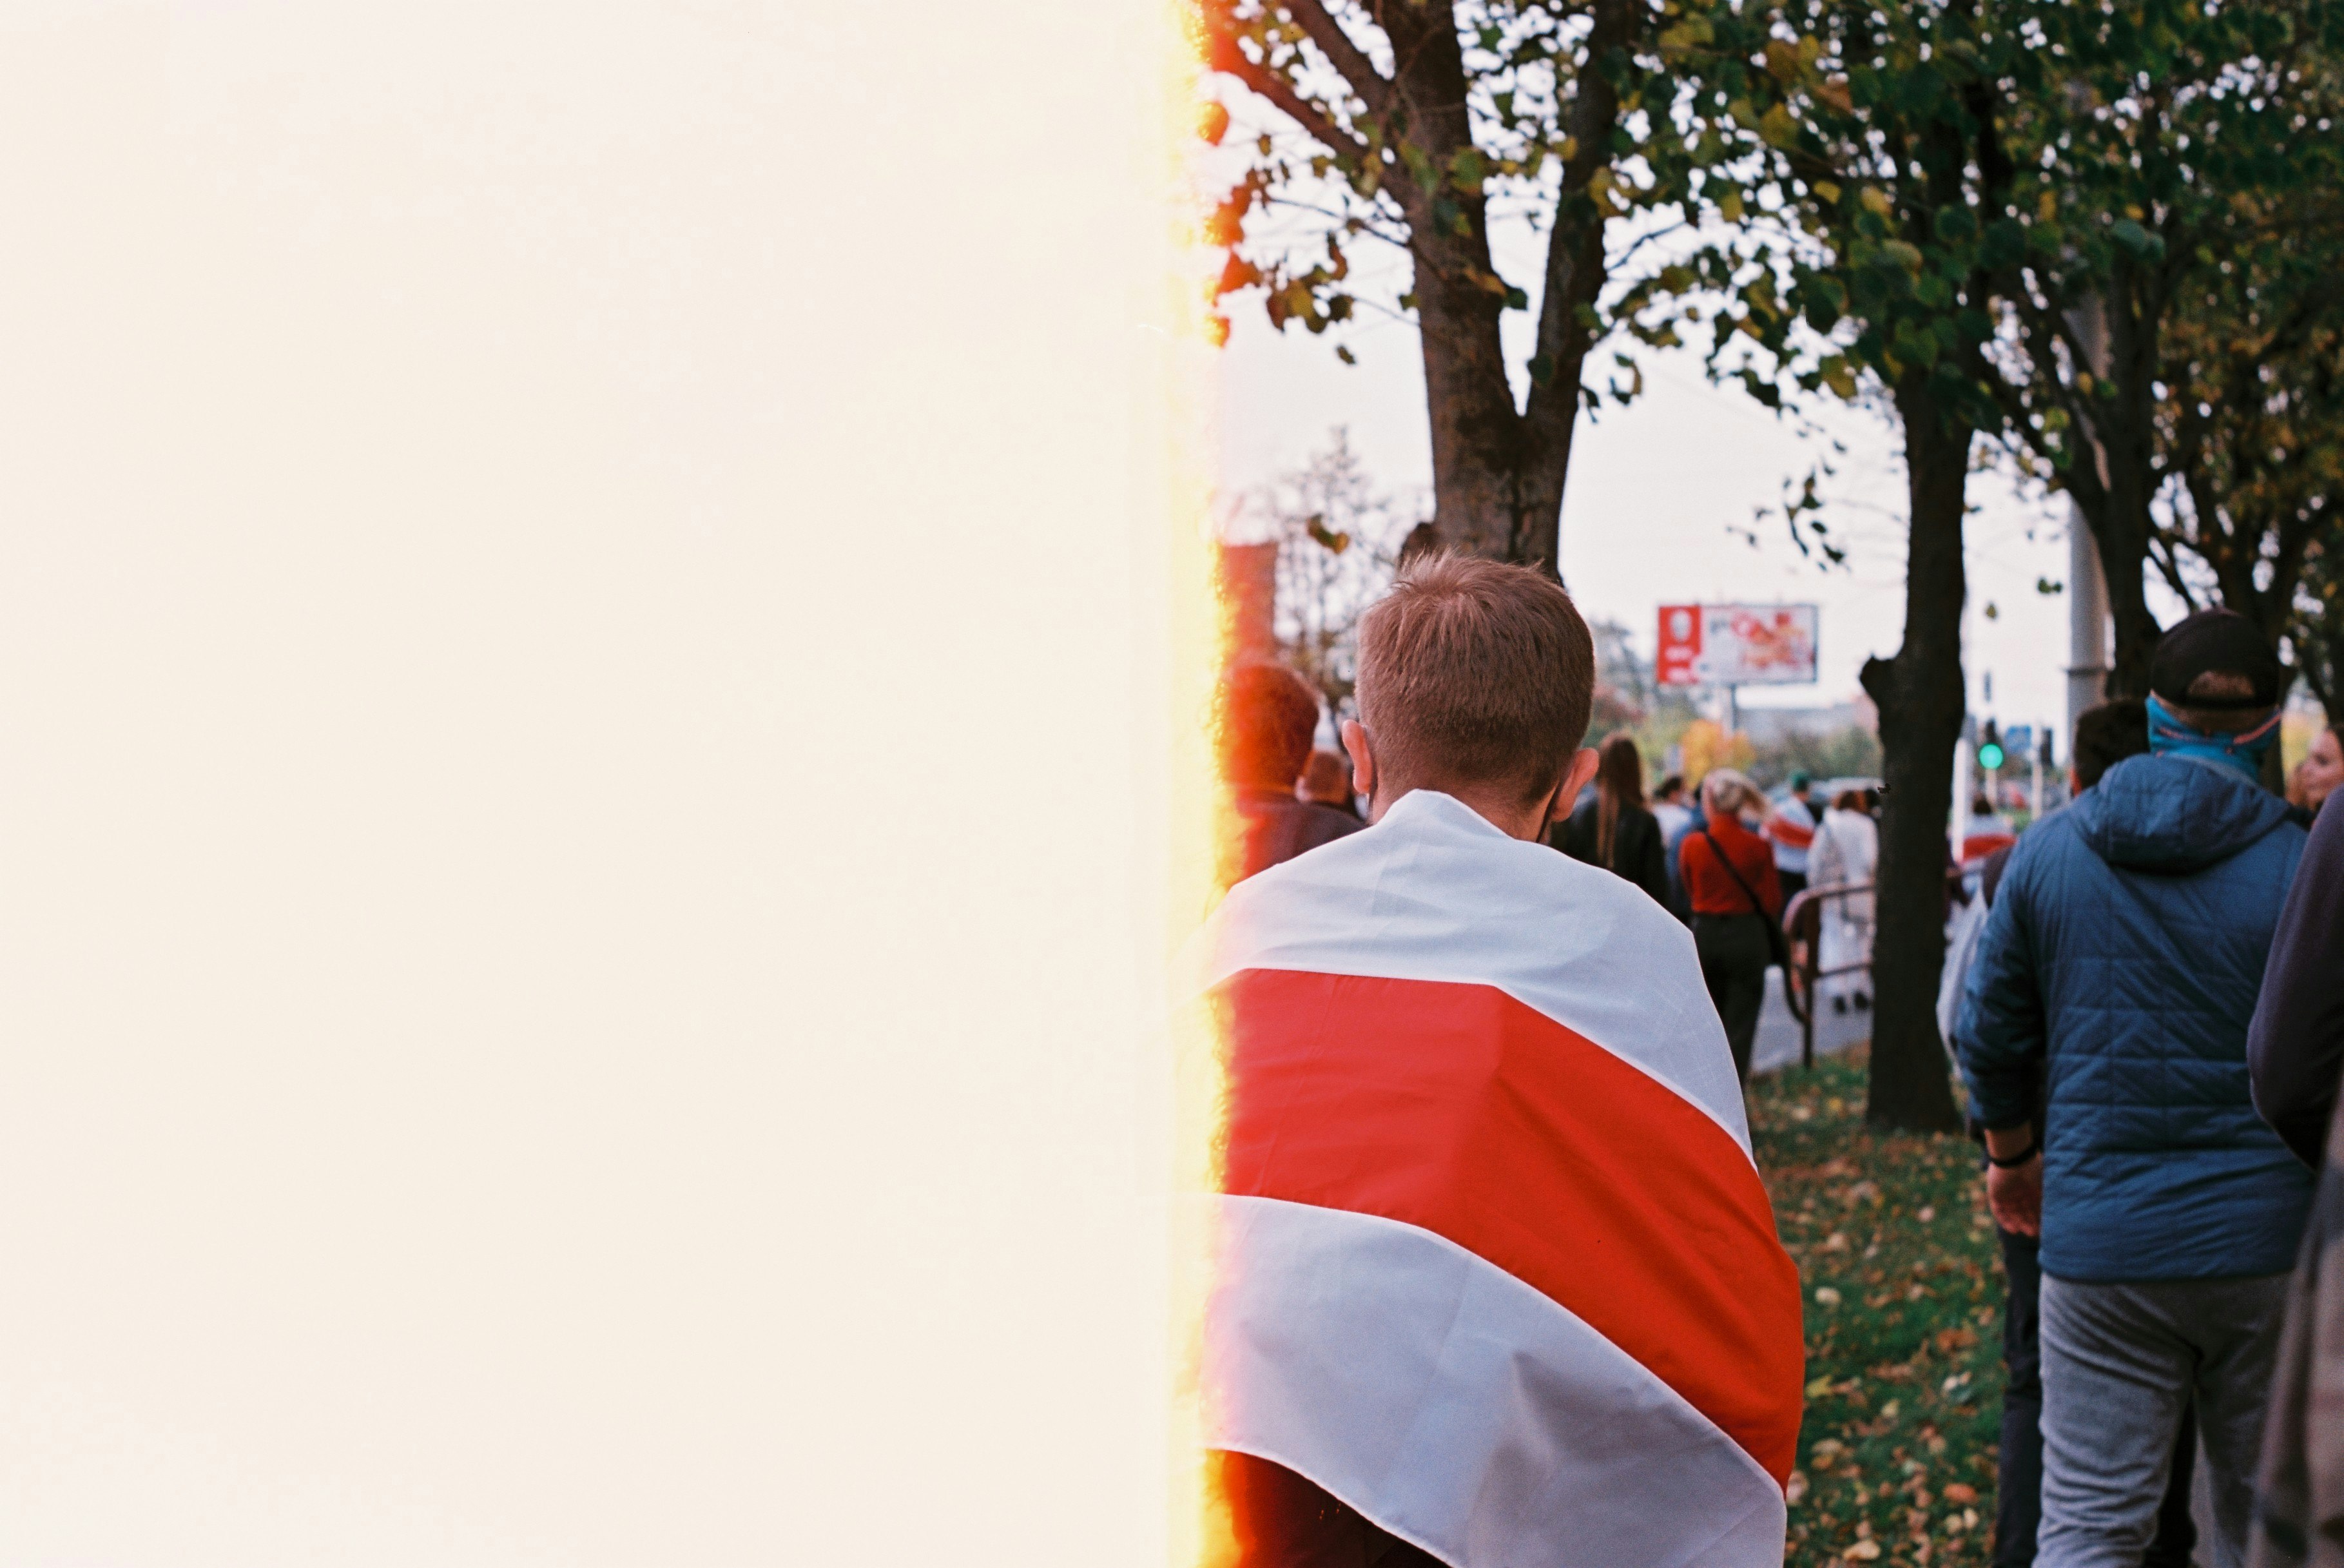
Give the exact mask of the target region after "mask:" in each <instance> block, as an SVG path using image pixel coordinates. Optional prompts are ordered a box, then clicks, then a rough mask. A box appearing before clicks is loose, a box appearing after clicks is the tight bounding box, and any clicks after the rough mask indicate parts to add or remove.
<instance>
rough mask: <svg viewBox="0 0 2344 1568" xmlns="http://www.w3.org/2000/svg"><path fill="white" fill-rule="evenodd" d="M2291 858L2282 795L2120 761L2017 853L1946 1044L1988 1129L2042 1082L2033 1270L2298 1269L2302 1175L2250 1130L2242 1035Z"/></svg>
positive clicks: (2027, 1107)
mask: <svg viewBox="0 0 2344 1568" xmlns="http://www.w3.org/2000/svg"><path fill="white" fill-rule="evenodd" d="M2303 842H2304V832H2303V829H2301V828H2300V827H2298V826H2296V825H2295V824H2293V823H2291V822H2289V821H2288V811H2287V805H2286V803H2285V802H2283V801H2281V800H2280V799H2279V798H2278V796H2276V795H2273V794H2268V793H2267V792H2265V791H2263V790H2260V789H2258V788H2256V787H2255V786H2254V785H2253V784H2249V783H2248V781H2247V780H2246V779H2245V778H2243V777H2241V776H2240V775H2239V774H2236V773H2233V772H2231V771H2230V770H2229V769H2228V768H2224V767H2221V766H2219V765H2218V764H2212V763H2204V762H2193V761H2191V760H2189V759H2187V758H2186V757H2171V756H2145V757H2132V758H2128V759H2127V760H2126V761H2124V762H2122V763H2119V764H2117V765H2116V766H2115V767H2113V768H2111V769H2109V770H2108V772H2107V775H2106V776H2105V777H2104V778H2102V779H2101V780H2100V782H2099V783H2098V784H2095V785H2094V786H2092V787H2091V788H2090V789H2088V790H2086V791H2085V792H2084V793H2083V794H2082V795H2081V796H2079V797H2078V798H2077V799H2076V804H2074V805H2072V806H2070V807H2069V808H2068V809H2067V810H2066V811H2063V812H2061V813H2059V814H2057V815H2056V816H2052V817H2049V818H2046V820H2045V821H2044V822H2043V823H2042V824H2041V825H2039V826H2037V827H2036V828H2035V829H2034V830H2033V831H2032V832H2030V833H2028V834H2027V835H2026V836H2025V837H2024V838H2023V839H2021V840H2020V841H2019V845H2018V848H2017V850H2016V853H2015V854H2013V855H2012V856H2011V859H2010V868H2009V870H2008V871H2006V873H2005V874H2004V875H2003V879H2002V886H2001V889H2000V891H1999V892H1998V893H1997V894H1996V895H1995V903H1994V913H1993V915H1992V916H1991V917H1989V918H1988V920H1987V922H1986V928H1985V937H1984V938H1983V940H1982V941H1981V942H1980V944H1979V950H1978V956H1977V960H1976V962H1975V965H1973V966H1972V967H1971V970H1970V975H1969V985H1968V987H1967V989H1966V991H1965V994H1964V1001H1963V1007H1962V1015H1961V1020H1960V1022H1959V1024H1958V1025H1957V1026H1956V1027H1955V1038H1956V1041H1957V1048H1958V1050H1959V1051H1960V1053H1961V1058H1962V1067H1963V1072H1964V1074H1965V1077H1967V1078H1968V1080H1969V1085H1970V1097H1971V1101H1972V1106H1973V1109H1974V1110H1975V1114H1976V1115H1977V1116H1978V1118H1979V1119H1981V1120H1982V1121H1984V1122H1985V1125H1986V1126H1988V1127H1991V1128H2008V1127H2015V1126H2017V1125H2018V1124H2020V1123H2022V1122H2024V1121H2026V1119H2027V1118H2029V1117H2030V1116H2031V1115H2033V1113H2034V1111H2035V1101H2036V1093H2037V1085H2038V1084H2039V1083H2044V1084H2047V1088H2046V1090H2045V1091H2044V1092H2046V1093H2047V1094H2048V1096H2049V1099H2050V1107H2049V1118H2050V1121H2049V1130H2048V1131H2047V1132H2046V1135H2045V1138H2044V1150H2043V1252H2042V1259H2043V1271H2044V1272H2045V1273H2046V1274H2050V1275H2053V1276H2055V1277H2056V1278H2058V1279H2061V1280H2208V1279H2220V1278H2225V1277H2232V1276H2238V1275H2248V1274H2278V1273H2282V1272H2284V1271H2286V1270H2288V1269H2290V1268H2292V1267H2293V1266H2294V1263H2295V1250H2296V1243H2297V1241H2298V1240H2299V1238H2300V1237H2301V1235H2302V1232H2303V1222H2304V1215H2305V1212H2306V1209H2307V1208H2308V1207H2309V1201H2310V1197H2311V1175H2310V1173H2309V1171H2307V1170H2305V1169H2304V1168H2303V1166H2302V1164H2301V1162H2300V1161H2299V1160H2297V1159H2296V1158H2295V1157H2294V1156H2293V1155H2291V1154H2289V1153H2288V1151H2287V1147H2286V1145H2284V1144H2282V1143H2281V1142H2279V1140H2278V1134H2276V1133H2274V1132H2272V1131H2271V1130H2270V1128H2268V1127H2266V1126H2265V1125H2264V1124H2263V1120H2262V1118H2260V1117H2258V1116H2257V1115H2256V1114H2255V1107H2254V1100H2253V1098H2252V1096H2251V1094H2250V1092H2249V1090H2248V1082H2247V1025H2248V1020H2250V1019H2251V1018H2252V1017H2254V1011H2255V993H2256V990H2257V988H2258V986H2260V985H2261V983H2262V977H2263V964H2264V961H2265V960H2266V959H2267V958H2268V956H2269V955H2270V946H2271V933H2272V928H2273V927H2274V926H2276V925H2277V924H2278V913H2279V905H2281V904H2283V903H2284V902H2286V899H2287V889H2288V883H2290V882H2291V881H2293V880H2294V877H2295V865H2296V860H2297V858H2298V857H2299V855H2301V854H2302V853H2303ZM2046 1056H2047V1064H2046Z"/></svg>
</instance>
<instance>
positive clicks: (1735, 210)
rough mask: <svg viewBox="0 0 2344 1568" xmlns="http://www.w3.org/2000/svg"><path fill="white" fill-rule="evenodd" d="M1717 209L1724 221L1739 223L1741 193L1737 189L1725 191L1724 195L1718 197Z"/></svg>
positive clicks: (1740, 217)
mask: <svg viewBox="0 0 2344 1568" xmlns="http://www.w3.org/2000/svg"><path fill="white" fill-rule="evenodd" d="M1717 210H1718V212H1719V213H1720V214H1722V215H1723V217H1724V218H1725V221H1726V222H1728V223H1740V222H1741V221H1742V193H1741V192H1740V191H1739V190H1729V191H1727V192H1726V193H1725V195H1724V196H1723V197H1720V198H1719V200H1718V203H1717Z"/></svg>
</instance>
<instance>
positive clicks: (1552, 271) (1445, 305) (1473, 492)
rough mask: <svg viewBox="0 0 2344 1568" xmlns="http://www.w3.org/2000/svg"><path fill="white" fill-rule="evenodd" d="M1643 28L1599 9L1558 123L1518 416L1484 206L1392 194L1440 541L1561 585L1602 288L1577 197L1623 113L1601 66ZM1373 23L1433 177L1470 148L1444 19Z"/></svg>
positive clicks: (1455, 54) (1599, 240)
mask: <svg viewBox="0 0 2344 1568" xmlns="http://www.w3.org/2000/svg"><path fill="white" fill-rule="evenodd" d="M1642 15H1643V13H1642V10H1641V9H1640V8H1639V7H1638V6H1637V5H1634V4H1633V3H1632V0H1596V5H1595V9H1594V25H1593V28H1592V31H1591V34H1590V35H1589V39H1588V45H1587V58H1588V66H1587V67H1586V68H1585V69H1584V70H1582V71H1581V73H1580V74H1579V78H1578V81H1577V83H1576V84H1575V89H1574V93H1573V96H1572V99H1571V106H1570V108H1569V110H1568V112H1567V126H1568V130H1569V134H1570V135H1571V138H1572V140H1573V142H1574V143H1575V147H1574V148H1573V150H1572V153H1571V157H1569V158H1568V159H1566V160H1565V161H1564V165H1563V172H1562V181H1561V193H1560V198H1559V200H1558V202H1557V204H1556V207H1555V211H1554V215H1553V227H1552V228H1551V232H1550V233H1549V235H1548V248H1547V260H1546V268H1545V274H1544V278H1543V283H1542V290H1543V297H1542V298H1541V304H1540V314H1539V323H1538V335H1537V349H1536V353H1535V356H1534V359H1533V362H1532V368H1531V387H1530V391H1529V395H1528V397H1527V398H1526V399H1525V400H1523V401H1522V402H1521V405H1520V406H1519V407H1518V406H1517V404H1516V401H1515V398H1514V391H1513V386H1512V383H1511V381H1510V379H1508V377H1507V374H1506V359H1505V353H1504V349H1503V345H1502V342H1501V339H1500V330H1499V323H1500V319H1501V317H1502V315H1503V313H1504V310H1505V308H1506V307H1505V298H1504V296H1503V294H1502V293H1500V292H1499V289H1500V288H1502V285H1500V284H1499V283H1498V281H1497V274H1496V271H1495V268H1493V267H1492V265H1491V262H1490V239H1489V231H1488V226H1487V219H1488V211H1487V207H1486V204H1485V203H1484V201H1483V200H1482V198H1481V197H1480V195H1479V194H1475V193H1468V192H1461V191H1458V190H1456V189H1454V188H1452V187H1448V186H1442V187H1438V188H1436V189H1434V190H1430V191H1427V190H1425V189H1424V188H1422V187H1420V186H1418V185H1415V184H1414V183H1412V182H1409V181H1406V180H1396V181H1395V182H1394V183H1393V185H1392V186H1391V187H1389V188H1390V189H1392V190H1393V192H1394V194H1395V195H1396V196H1397V197H1398V198H1399V202H1400V205H1401V207H1402V209H1403V211H1404V212H1405V214H1406V216H1407V218H1408V226H1409V259H1410V261H1411V262H1412V264H1413V266H1414V268H1415V274H1416V280H1415V293H1416V299H1417V322H1418V329H1419V330H1418V339H1419V344H1420V351H1421V352H1422V354H1423V360H1424V386H1425V395H1426V400H1427V403H1428V410H1427V411H1428V414H1429V416H1430V426H1431V436H1432V487H1433V505H1434V513H1435V515H1434V522H1435V525H1436V527H1437V529H1438V531H1439V533H1440V541H1441V543H1442V544H1443V545H1444V546H1445V547H1447V548H1450V549H1452V550H1459V551H1467V552H1470V553H1472V554H1476V555H1486V556H1493V557H1496V558H1499V559H1500V560H1507V561H1522V562H1525V563H1529V564H1532V565H1537V566H1540V567H1541V568H1543V569H1544V570H1545V571H1546V572H1548V574H1549V575H1556V574H1558V572H1559V565H1558V562H1559V558H1560V554H1561V516H1562V501H1563V491H1564V488H1565V485H1566V484H1567V482H1568V480H1569V476H1570V469H1571V440H1572V437H1573V435H1574V433H1575V432H1576V430H1577V427H1578V420H1579V403H1580V390H1579V388H1580V373H1581V369H1582V367H1583V365H1584V363H1585V361H1586V358H1587V353H1588V350H1589V349H1591V348H1592V347H1593V344H1594V339H1595V336H1596V334H1595V332H1594V330H1593V329H1591V326H1590V324H1589V322H1590V318H1591V313H1592V309H1593V307H1594V304H1595V300H1596V297H1597V296H1598V294H1599V293H1600V292H1601V289H1602V287H1603V278H1604V256H1603V224H1604V214H1603V212H1602V210H1601V207H1599V206H1598V204H1597V203H1596V202H1595V201H1594V200H1593V199H1592V198H1591V197H1589V196H1588V194H1587V191H1588V182H1589V180H1590V179H1591V178H1592V177H1593V176H1594V175H1595V173H1596V172H1597V171H1598V170H1600V169H1602V168H1604V167H1608V166H1609V165H1610V163H1611V131H1612V127H1613V125H1614V123H1615V121H1616V120H1617V118H1618V116H1619V111H1620V105H1619V95H1618V93H1617V91H1616V90H1615V88H1614V87H1613V86H1612V85H1611V80H1610V78H1609V77H1608V76H1605V74H1604V72H1603V71H1602V69H1601V62H1602V61H1604V60H1605V59H1606V58H1607V57H1611V56H1616V55H1618V54H1619V53H1620V52H1622V51H1624V50H1625V49H1626V47H1627V46H1628V44H1629V42H1630V41H1631V39H1632V35H1633V30H1634V29H1635V27H1636V26H1637V25H1639V24H1640V18H1641V17H1642ZM1382 19H1383V23H1384V25H1385V28H1386V31H1387V32H1388V34H1389V37H1390V39H1391V44H1392V51H1393V56H1394V58H1395V59H1396V60H1398V61H1399V62H1400V63H1401V68H1400V69H1399V73H1398V75H1397V76H1395V77H1394V79H1393V80H1392V82H1391V84H1390V89H1391V92H1392V94H1393V96H1395V97H1396V98H1397V100H1398V102H1399V105H1400V106H1402V109H1403V112H1404V116H1405V124H1406V135H1407V136H1408V137H1409V140H1411V141H1413V142H1415V143H1416V144H1417V145H1418V146H1420V147H1422V148H1423V149H1424V151H1425V153H1426V155H1427V157H1428V158H1429V159H1430V164H1431V167H1433V168H1434V169H1436V170H1438V169H1445V168H1448V167H1450V160H1451V159H1452V158H1454V157H1456V156H1457V155H1458V154H1460V153H1462V152H1466V151H1468V150H1470V149H1471V148H1472V147H1473V135H1472V126H1471V123H1470V118H1469V116H1468V115H1467V113H1466V110H1465V102H1466V96H1467V89H1468V86H1469V84H1468V82H1467V80H1466V74H1465V65H1464V58H1463V53H1462V50H1461V48H1460V45H1459V42H1458V33H1457V19H1456V16H1455V15H1454V10H1453V7H1452V6H1450V5H1423V6H1421V7H1412V6H1393V7H1390V8H1389V9H1388V10H1386V11H1385V12H1384V13H1383V16H1382Z"/></svg>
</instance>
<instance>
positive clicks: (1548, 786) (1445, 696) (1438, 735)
mask: <svg viewBox="0 0 2344 1568" xmlns="http://www.w3.org/2000/svg"><path fill="white" fill-rule="evenodd" d="M1594 693H1595V640H1594V638H1593V637H1592V636H1591V635H1590V634H1589V633H1588V630H1587V622H1585V621H1583V620H1581V618H1580V614H1579V609H1578V606H1576V605H1574V604H1573V603H1571V595H1570V594H1568V593H1566V592H1563V590H1562V584H1561V583H1560V582H1555V581H1554V580H1553V579H1552V578H1551V577H1547V576H1545V575H1543V574H1542V573H1540V572H1534V571H1532V570H1531V568H1529V567H1527V566H1510V565H1508V564H1506V563H1505V562H1503V561H1484V560H1480V559H1478V558H1476V557H1472V556H1463V555H1424V556H1420V557H1418V558H1417V559H1415V560H1413V561H1409V563H1408V565H1407V566H1406V567H1405V568H1404V569H1402V571H1401V572H1400V574H1399V581H1397V582H1394V583H1393V584H1392V591H1391V592H1390V593H1389V594H1388V595H1386V596H1385V597H1384V598H1383V599H1382V600H1380V601H1379V602H1377V603H1376V605H1375V606H1374V607H1373V608H1372V609H1370V610H1369V612H1368V613H1367V615H1366V617H1365V618H1364V619H1362V620H1361V622H1359V721H1360V723H1363V724H1365V725H1366V726H1367V729H1368V732H1369V734H1370V735H1372V736H1373V737H1374V739H1375V745H1376V753H1377V756H1378V759H1379V762H1380V763H1381V764H1382V766H1383V767H1384V768H1386V769H1389V770H1390V771H1391V772H1392V773H1394V774H1397V775H1398V776H1399V777H1400V778H1402V779H1405V780H1407V781H1408V782H1409V783H1410V784H1421V785H1424V786H1426V787H1429V788H1439V787H1440V786H1441V785H1443V784H1451V785H1455V784H1479V785H1488V784H1500V785H1505V786H1508V787H1510V788H1512V789H1513V790H1514V792H1515V794H1516V795H1517V797H1518V798H1519V799H1521V802H1522V803H1523V804H1526V805H1528V804H1535V803H1536V802H1537V801H1538V799H1539V798H1540V797H1541V795H1544V794H1547V793H1549V792H1550V791H1551V790H1552V789H1553V788H1554V786H1555V782H1556V781H1557V780H1558V779H1560V778H1561V776H1562V774H1563V770H1564V768H1565V767H1566V766H1567V765H1568V764H1569V763H1570V760H1571V753H1572V752H1574V751H1576V750H1578V748H1579V744H1580V742H1581V740H1582V739H1584V738H1585V736H1586V734H1587V720H1588V713H1589V709H1590V706H1591V703H1592V701H1593V698H1594Z"/></svg>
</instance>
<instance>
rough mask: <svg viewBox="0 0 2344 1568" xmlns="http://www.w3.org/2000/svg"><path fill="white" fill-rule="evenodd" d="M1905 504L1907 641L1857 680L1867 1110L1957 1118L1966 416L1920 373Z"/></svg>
mask: <svg viewBox="0 0 2344 1568" xmlns="http://www.w3.org/2000/svg"><path fill="white" fill-rule="evenodd" d="M1896 408H1897V412H1898V413H1899V415H1900V416H1902V418H1903V420H1904V467H1905V487H1906V493H1907V497H1908V501H1909V504H1910V506H1911V509H1912V537H1911V550H1910V554H1909V556H1908V557H1907V560H1906V563H1905V569H1904V645H1903V646H1902V647H1901V648H1899V649H1898V650H1897V651H1896V656H1895V657H1894V659H1870V660H1867V661H1865V663H1864V676H1863V679H1864V692H1865V693H1866V694H1867V695H1869V696H1870V697H1871V698H1872V701H1873V703H1874V705H1875V706H1876V707H1877V708H1878V710H1879V713H1880V750H1881V755H1882V759H1883V760H1882V764H1881V773H1882V775H1883V777H1884V780H1885V782H1886V784H1887V786H1888V787H1887V792H1886V796H1885V798H1884V802H1883V806H1882V814H1881V824H1880V867H1879V872H1878V877H1879V883H1878V898H1877V900H1876V904H1877V907H1878V916H1877V917H1878V926H1876V928H1875V934H1874V939H1873V950H1872V974H1873V994H1874V1012H1873V1025H1872V1027H1873V1033H1872V1082H1871V1092H1870V1098H1869V1100H1868V1102H1867V1104H1866V1105H1865V1108H1864V1119H1865V1120H1866V1121H1868V1122H1869V1123H1871V1124H1872V1125H1873V1126H1874V1127H1879V1128H1894V1129H1898V1130H1904V1131H1917V1132H1940V1131H1951V1130H1954V1129H1955V1128H1959V1127H1960V1126H1961V1115H1960V1112H1959V1111H1958V1110H1957V1109H1956V1108H1955V1103H1954V1094H1953V1085H1952V1081H1951V1078H1950V1077H1949V1075H1948V1073H1947V1070H1946V1062H1945V1044H1944V1042H1943V1040H1942V1039H1941V1038H1940V1037H1939V1036H1938V1033H1937V982H1938V979H1939V976H1940V975H1941V973H1942V971H1943V969H1944V966H1945V862H1946V846H1945V823H1946V820H1947V816H1948V814H1949V812H1950V811H1951V809H1952V804H1953V772H1954V743H1955V741H1956V740H1958V739H1959V738H1960V735H1961V729H1962V711H1963V709H1964V707H1965V689H1964V686H1963V682H1962V600H1963V596H1964V594H1965V592H1966V590H1965V585H1964V582H1963V573H1962V511H1963V507H1964V505H1965V488H1966V484H1967V481H1968V475H1969V449H1970V438H1971V430H1970V428H1969V426H1967V425H1966V424H1964V423H1961V422H1959V421H1957V420H1951V419H1949V418H1948V417H1947V416H1946V414H1945V410H1943V408H1942V407H1941V406H1940V405H1939V403H1938V401H1937V400H1936V399H1935V397H1934V396H1932V395H1931V393H1930V391H1929V388H1928V384H1927V381H1926V380H1925V379H1924V378H1922V377H1919V376H1908V377H1907V378H1906V379H1905V380H1904V383H1903V384H1901V385H1900V386H1899V387H1898V388H1897V389H1896Z"/></svg>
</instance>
